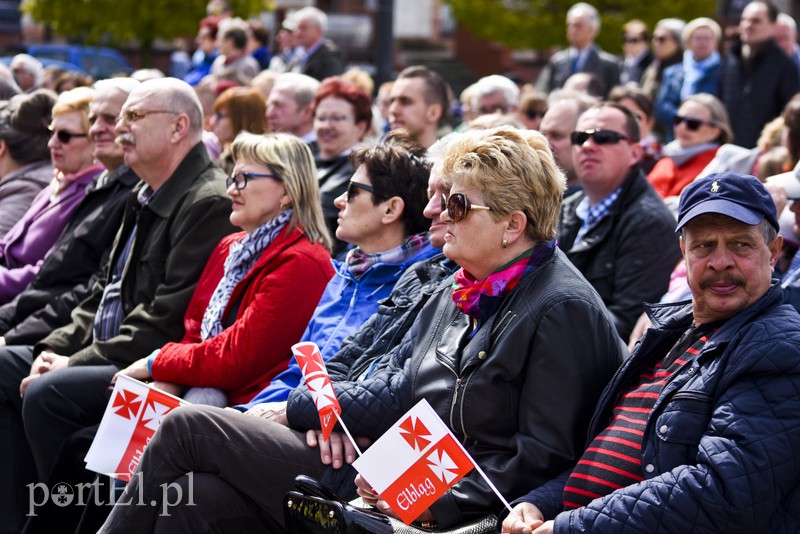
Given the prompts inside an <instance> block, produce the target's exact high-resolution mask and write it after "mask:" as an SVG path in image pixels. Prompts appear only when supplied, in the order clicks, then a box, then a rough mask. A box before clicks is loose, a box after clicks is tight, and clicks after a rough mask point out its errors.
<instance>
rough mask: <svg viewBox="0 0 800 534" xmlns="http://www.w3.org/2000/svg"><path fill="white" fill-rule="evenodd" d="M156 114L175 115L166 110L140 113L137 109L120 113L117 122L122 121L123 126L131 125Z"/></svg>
mask: <svg viewBox="0 0 800 534" xmlns="http://www.w3.org/2000/svg"><path fill="white" fill-rule="evenodd" d="M156 113H170V114H172V115H177V113H175V112H174V111H169V110H166V109H151V110H149V111H142V110H139V109H126V110H125V111H123V112H122V113H120V114H119V117H118V120H119V121H122V122H123V123H124V124H133V123H134V122H136V121H140V120H142V119H143V118H145V117H147V116H148V115H155V114H156Z"/></svg>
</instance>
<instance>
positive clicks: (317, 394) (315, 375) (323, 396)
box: [292, 341, 342, 440]
mask: <svg viewBox="0 0 800 534" xmlns="http://www.w3.org/2000/svg"><path fill="white" fill-rule="evenodd" d="M292 352H293V353H294V357H295V358H296V359H297V364H298V365H299V366H300V370H301V371H302V372H303V377H304V378H305V379H306V385H307V386H308V391H309V392H311V396H312V397H313V398H314V404H315V405H316V406H317V411H318V412H319V424H320V427H321V428H322V437H323V438H324V439H325V440H327V439H328V438H329V437H330V435H331V432H333V427H335V426H336V416H337V415H339V414H341V413H342V407H341V406H339V399H337V398H336V392H335V391H334V390H333V385H331V377H330V376H328V370H327V369H326V368H325V362H323V361H322V354H320V352H319V347H318V346H317V344H316V343H314V342H313V341H304V342H302V343H297V344H295V345H293V346H292ZM334 412H336V413H334Z"/></svg>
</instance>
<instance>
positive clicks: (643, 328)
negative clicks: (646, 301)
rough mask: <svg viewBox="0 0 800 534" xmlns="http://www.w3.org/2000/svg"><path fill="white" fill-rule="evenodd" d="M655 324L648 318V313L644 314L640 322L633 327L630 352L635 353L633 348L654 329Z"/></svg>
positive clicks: (629, 344)
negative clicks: (646, 333) (645, 334)
mask: <svg viewBox="0 0 800 534" xmlns="http://www.w3.org/2000/svg"><path fill="white" fill-rule="evenodd" d="M652 326H653V322H652V321H651V320H650V318H649V317H648V316H647V314H646V313H643V314H642V315H640V316H639V320H638V321H636V325H635V326H634V327H633V331H632V332H631V337H630V338H629V340H628V352H629V353H631V352H633V348H634V347H635V346H636V343H637V342H638V341H639V340H640V339H642V336H643V335H644V333H645V332H647V331H648V330H650V328H652Z"/></svg>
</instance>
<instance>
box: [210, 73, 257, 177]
mask: <svg viewBox="0 0 800 534" xmlns="http://www.w3.org/2000/svg"><path fill="white" fill-rule="evenodd" d="M266 113H267V101H266V99H265V98H264V95H263V94H261V93H260V92H259V91H258V90H256V89H253V88H250V87H231V88H230V89H227V90H225V91H223V92H222V94H221V95H219V96H218V97H217V99H216V100H215V101H214V115H212V116H211V129H212V130H213V132H214V135H216V136H217V140H218V141H219V144H220V145H221V146H222V153H221V154H220V155H219V158H217V165H219V166H220V167H221V168H222V170H224V171H225V172H226V173H227V174H229V175H230V174H233V166H234V164H235V162H234V159H233V156H232V154H231V143H233V140H234V139H236V136H237V135H239V133H240V132H250V133H254V134H263V133H265V132H266V131H267V130H268V129H267V117H266Z"/></svg>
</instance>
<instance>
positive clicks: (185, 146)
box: [0, 78, 233, 525]
mask: <svg viewBox="0 0 800 534" xmlns="http://www.w3.org/2000/svg"><path fill="white" fill-rule="evenodd" d="M202 129H203V114H202V110H201V107H200V102H199V101H198V100H197V96H196V95H195V93H194V91H193V90H192V88H191V87H190V86H189V85H188V84H186V83H185V82H182V81H179V80H176V79H173V78H166V79H160V80H153V81H149V82H145V83H143V84H141V85H140V86H138V87H136V88H135V89H134V90H133V91H132V92H131V93H130V96H129V97H128V99H127V101H126V102H125V104H124V106H123V108H122V113H121V115H120V118H119V120H118V122H117V125H116V133H117V142H118V143H120V144H121V145H122V147H123V152H124V160H125V163H126V164H127V165H128V166H129V167H130V168H131V169H133V171H134V172H135V173H136V174H137V175H138V176H139V177H140V178H141V179H142V182H143V183H141V184H140V185H139V186H137V187H136V188H135V189H134V191H133V192H132V194H131V196H130V197H129V198H128V202H127V205H126V207H125V212H124V215H123V218H122V227H121V229H120V230H119V232H118V233H117V240H116V243H115V246H114V248H113V249H112V251H111V257H110V260H109V261H108V263H107V267H106V269H107V270H106V272H105V273H104V276H103V277H102V278H101V279H100V281H99V282H98V283H96V284H95V285H94V287H93V288H92V290H91V293H90V294H89V296H88V297H87V298H86V299H85V300H84V301H83V302H82V303H81V304H80V305H79V306H78V307H77V308H76V309H75V310H74V311H73V314H72V322H71V323H70V324H68V325H66V326H64V327H62V328H59V329H57V330H55V331H54V332H52V333H51V334H50V335H49V336H47V337H46V338H45V339H43V340H42V341H41V342H39V343H38V344H36V346H35V347H8V348H7V349H6V351H5V353H4V354H3V356H4V357H3V358H1V359H0V376H2V377H3V378H2V384H0V385H2V388H0V421H2V422H1V423H0V424H2V425H3V428H5V429H7V430H6V431H5V432H4V433H3V434H4V439H3V441H2V448H1V449H0V451H2V458H3V462H5V463H4V464H3V467H2V468H0V469H2V472H3V473H6V475H7V476H6V478H5V480H4V482H3V484H5V485H6V487H7V488H8V490H9V491H12V492H17V493H18V494H20V495H23V496H24V495H28V490H27V489H26V487H25V485H26V484H27V483H29V482H33V481H35V480H39V481H47V480H48V478H49V477H50V474H51V472H52V470H53V468H54V465H55V462H56V459H57V458H58V456H59V451H60V449H61V448H62V446H64V445H65V444H66V443H67V441H68V440H69V438H70V436H71V435H72V434H73V433H74V432H76V431H78V430H81V429H83V428H85V427H90V426H92V425H95V424H97V423H98V422H99V421H100V418H101V417H102V414H103V411H104V409H105V406H106V403H107V400H108V399H107V395H106V389H107V387H108V384H109V382H110V380H111V377H112V376H113V375H114V374H115V373H116V372H117V371H118V370H119V368H121V367H125V366H127V365H128V364H130V363H131V362H133V361H135V360H137V359H139V358H141V357H142V355H146V354H149V353H150V352H152V351H153V350H154V349H156V348H159V347H161V346H163V345H164V344H165V343H167V342H169V341H174V340H177V339H180V337H181V336H182V334H183V315H184V312H185V310H186V306H187V304H188V302H189V298H190V297H191V295H192V292H193V291H194V287H195V285H196V283H197V279H198V278H199V276H200V273H201V271H202V269H203V266H204V265H205V261H206V259H207V258H208V256H209V255H210V253H211V251H212V249H213V248H214V246H215V245H216V243H218V242H219V240H220V239H221V238H222V237H223V236H225V235H227V234H229V233H231V232H232V231H233V227H232V225H231V224H230V222H229V221H228V215H229V213H230V200H229V199H228V198H227V196H226V195H225V176H224V174H223V173H222V172H221V171H220V170H219V169H217V168H216V167H214V166H213V164H212V162H211V161H210V159H209V157H208V155H207V152H206V150H205V148H204V146H203V144H202V141H201V136H202ZM20 396H22V398H21V399H20ZM34 468H35V471H34ZM18 504H20V505H22V506H21V508H22V509H21V510H19V509H17V510H9V511H8V514H13V515H14V518H16V516H17V514H19V515H20V517H21V516H22V515H23V514H25V513H26V512H28V513H30V512H29V510H30V508H29V507H28V506H27V504H26V503H25V497H22V498H21V499H20V500H19V502H18ZM4 512H6V510H4ZM10 520H11V518H10V517H5V516H4V517H2V519H1V520H0V523H2V524H4V525H8V524H9V523H11V521H10Z"/></svg>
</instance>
